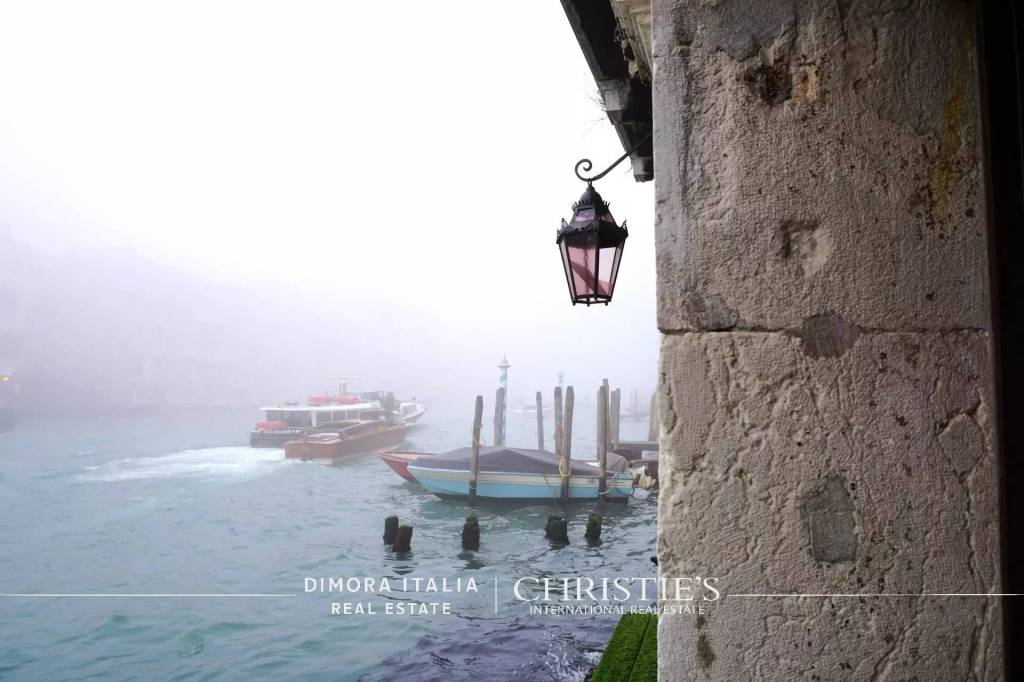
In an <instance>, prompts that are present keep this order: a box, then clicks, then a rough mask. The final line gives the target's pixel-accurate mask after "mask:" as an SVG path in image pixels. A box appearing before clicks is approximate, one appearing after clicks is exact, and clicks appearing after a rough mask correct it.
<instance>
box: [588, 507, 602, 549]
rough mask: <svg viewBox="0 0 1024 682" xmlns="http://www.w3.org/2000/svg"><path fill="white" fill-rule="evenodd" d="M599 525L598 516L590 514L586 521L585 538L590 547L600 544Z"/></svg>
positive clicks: (600, 519)
mask: <svg viewBox="0 0 1024 682" xmlns="http://www.w3.org/2000/svg"><path fill="white" fill-rule="evenodd" d="M601 523H602V517H601V515H600V514H591V515H590V517H589V518H588V519H587V532H586V534H585V537H586V538H587V542H588V543H589V544H591V545H599V544H601Z"/></svg>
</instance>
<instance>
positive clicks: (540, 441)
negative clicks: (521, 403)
mask: <svg viewBox="0 0 1024 682" xmlns="http://www.w3.org/2000/svg"><path fill="white" fill-rule="evenodd" d="M537 449H538V450H543V449H544V396H543V395H541V392H540V391H537Z"/></svg>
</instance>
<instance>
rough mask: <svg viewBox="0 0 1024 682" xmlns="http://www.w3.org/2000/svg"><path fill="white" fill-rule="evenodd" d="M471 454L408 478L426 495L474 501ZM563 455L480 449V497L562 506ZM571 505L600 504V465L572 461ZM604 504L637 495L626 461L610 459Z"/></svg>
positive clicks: (413, 466) (450, 457) (423, 465)
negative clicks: (550, 502) (559, 502)
mask: <svg viewBox="0 0 1024 682" xmlns="http://www.w3.org/2000/svg"><path fill="white" fill-rule="evenodd" d="M471 453H472V448H459V449H458V450H452V451H451V452H446V453H444V454H440V455H437V456H435V457H431V458H430V459H425V460H418V461H415V462H410V463H409V467H408V470H409V473H410V474H411V475H412V476H413V477H414V478H415V479H416V480H417V481H418V482H419V484H420V485H422V486H423V487H424V488H425V489H426V490H428V491H430V492H432V493H434V494H435V495H438V496H440V497H456V498H458V497H468V496H469V459H470V455H471ZM559 465H560V460H559V457H558V455H556V454H555V453H553V452H548V451H547V450H526V449H522V448H508V447H490V448H481V449H480V466H479V469H478V470H477V482H476V495H477V497H478V498H482V499H487V498H490V499H501V500H558V499H559V498H560V497H561V494H562V474H561V473H560V471H559ZM566 473H567V474H568V478H569V497H570V499H589V500H593V499H597V497H598V483H599V482H600V473H599V470H598V464H597V462H586V461H581V460H572V461H571V462H570V466H569V471H568V472H566ZM605 474H606V479H607V492H606V493H605V499H613V500H623V501H624V500H626V499H628V498H629V497H630V496H632V494H633V472H632V471H630V470H629V468H628V462H627V460H626V459H625V458H624V457H620V456H619V455H616V454H613V453H608V459H607V462H606V470H605Z"/></svg>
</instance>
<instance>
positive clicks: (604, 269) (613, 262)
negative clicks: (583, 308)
mask: <svg viewBox="0 0 1024 682" xmlns="http://www.w3.org/2000/svg"><path fill="white" fill-rule="evenodd" d="M618 261H619V250H618V248H616V247H614V246H609V247H606V248H603V249H601V257H600V258H599V259H598V262H599V263H600V269H599V270H598V273H597V293H599V294H601V295H602V296H611V295H612V287H614V286H615V271H616V270H617V269H618Z"/></svg>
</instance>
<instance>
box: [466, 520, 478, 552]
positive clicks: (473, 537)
mask: <svg viewBox="0 0 1024 682" xmlns="http://www.w3.org/2000/svg"><path fill="white" fill-rule="evenodd" d="M462 549H480V522H479V521H478V520H477V518H476V517H475V516H467V517H466V522H465V523H464V524H462Z"/></svg>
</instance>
